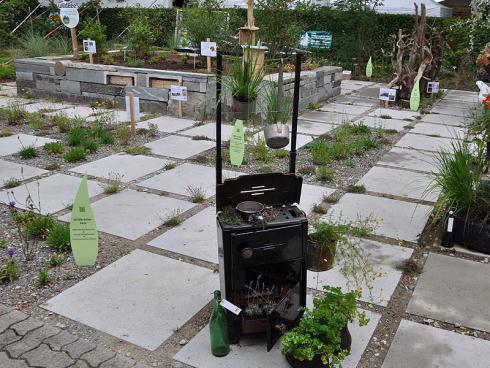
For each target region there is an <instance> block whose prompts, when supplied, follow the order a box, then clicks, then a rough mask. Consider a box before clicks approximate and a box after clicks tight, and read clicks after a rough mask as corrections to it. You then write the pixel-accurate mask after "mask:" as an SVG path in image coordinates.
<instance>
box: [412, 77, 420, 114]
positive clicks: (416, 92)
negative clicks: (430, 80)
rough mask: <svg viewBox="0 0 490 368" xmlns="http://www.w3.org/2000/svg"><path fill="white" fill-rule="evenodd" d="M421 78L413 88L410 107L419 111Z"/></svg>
mask: <svg viewBox="0 0 490 368" xmlns="http://www.w3.org/2000/svg"><path fill="white" fill-rule="evenodd" d="M419 82H420V79H417V81H416V82H415V84H414V85H413V88H412V93H411V95H410V109H411V110H412V111H417V110H418V109H419V106H420V85H419Z"/></svg>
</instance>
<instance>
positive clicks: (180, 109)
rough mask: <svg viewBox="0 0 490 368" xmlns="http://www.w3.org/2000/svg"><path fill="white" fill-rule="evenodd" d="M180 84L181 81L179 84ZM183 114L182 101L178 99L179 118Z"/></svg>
mask: <svg viewBox="0 0 490 368" xmlns="http://www.w3.org/2000/svg"><path fill="white" fill-rule="evenodd" d="M179 85H180V86H182V82H180V84H179ZM183 116H184V106H182V101H180V100H179V118H181V117H183Z"/></svg>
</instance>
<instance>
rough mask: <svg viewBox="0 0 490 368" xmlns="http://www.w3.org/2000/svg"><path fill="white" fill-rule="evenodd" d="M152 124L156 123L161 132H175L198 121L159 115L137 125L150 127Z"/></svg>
mask: <svg viewBox="0 0 490 368" xmlns="http://www.w3.org/2000/svg"><path fill="white" fill-rule="evenodd" d="M150 124H155V125H156V126H157V127H158V130H159V131H160V132H164V133H174V132H177V131H179V130H182V129H187V128H190V127H192V126H194V124H196V121H195V120H190V119H179V118H175V117H173V116H159V117H157V118H154V119H149V120H145V121H141V122H139V123H138V124H137V125H136V126H137V127H138V128H145V129H148V127H149V125H150Z"/></svg>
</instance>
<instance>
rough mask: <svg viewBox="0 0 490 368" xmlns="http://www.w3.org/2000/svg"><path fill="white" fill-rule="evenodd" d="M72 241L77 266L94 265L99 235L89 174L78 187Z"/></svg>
mask: <svg viewBox="0 0 490 368" xmlns="http://www.w3.org/2000/svg"><path fill="white" fill-rule="evenodd" d="M70 242H71V249H72V252H73V257H74V258H75V263H76V264H77V266H93V265H94V264H95V261H96V260H97V254H98V252H99V235H98V233H97V225H96V224H95V218H94V214H93V212H92V207H91V205H90V198H89V196H88V186H87V176H84V177H83V179H82V182H81V183H80V187H79V188H78V192H77V196H76V197H75V202H74V203H73V209H72V212H71V222H70Z"/></svg>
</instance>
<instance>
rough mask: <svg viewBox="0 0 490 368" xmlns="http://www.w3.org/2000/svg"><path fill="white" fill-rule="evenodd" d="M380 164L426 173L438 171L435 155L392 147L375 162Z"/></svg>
mask: <svg viewBox="0 0 490 368" xmlns="http://www.w3.org/2000/svg"><path fill="white" fill-rule="evenodd" d="M380 164H381V165H386V166H393V167H398V168H400V169H410V170H418V171H424V172H427V173H432V172H438V171H439V170H438V168H437V159H436V156H435V154H433V153H430V152H420V151H415V150H412V149H409V148H401V147H393V148H392V149H391V150H390V151H389V152H388V153H386V154H385V155H384V156H383V157H381V159H380V160H379V161H378V162H377V165H380Z"/></svg>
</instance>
